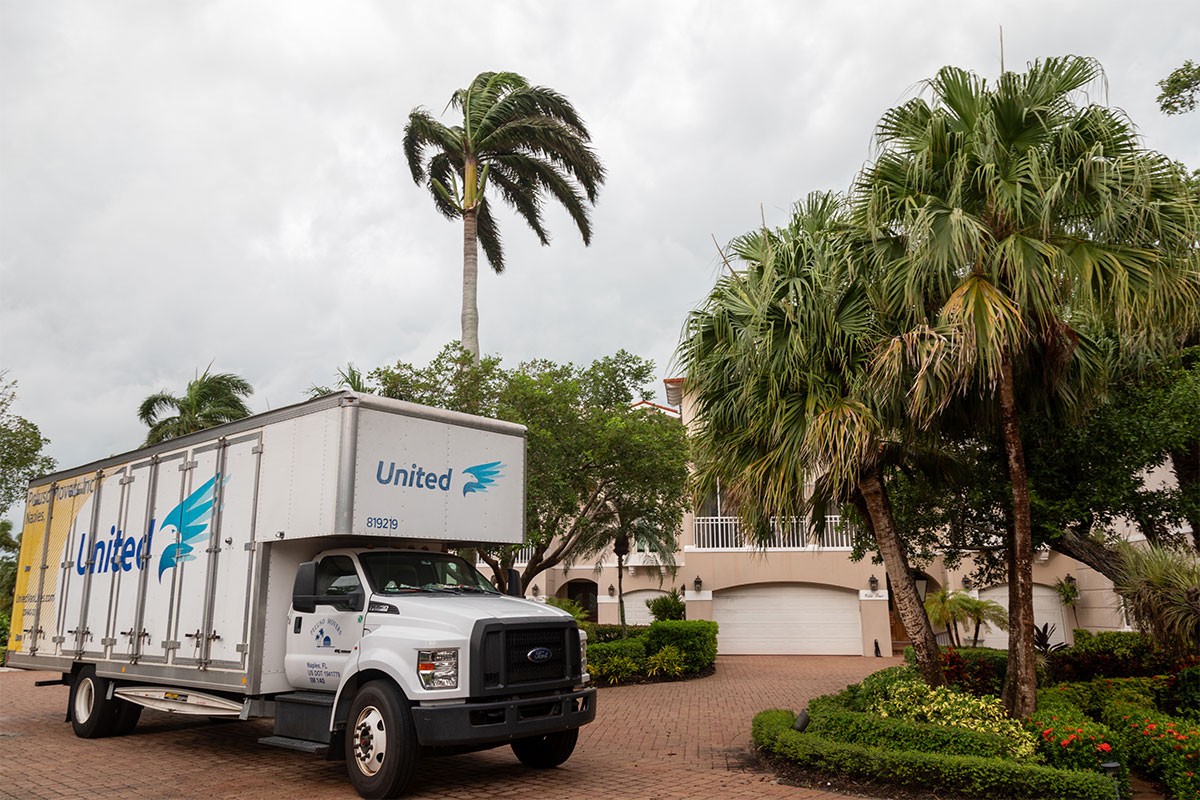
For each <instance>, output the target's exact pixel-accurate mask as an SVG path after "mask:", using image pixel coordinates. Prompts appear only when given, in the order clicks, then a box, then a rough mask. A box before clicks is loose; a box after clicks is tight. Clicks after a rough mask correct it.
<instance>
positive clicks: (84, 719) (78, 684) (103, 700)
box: [67, 664, 117, 739]
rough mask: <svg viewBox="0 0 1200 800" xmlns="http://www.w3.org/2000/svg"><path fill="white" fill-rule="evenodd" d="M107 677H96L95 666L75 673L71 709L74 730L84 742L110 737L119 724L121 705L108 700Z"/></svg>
mask: <svg viewBox="0 0 1200 800" xmlns="http://www.w3.org/2000/svg"><path fill="white" fill-rule="evenodd" d="M108 684H109V681H108V680H107V679H106V678H98V677H96V668H95V667H93V666H92V665H91V664H88V665H87V666H85V667H83V668H82V669H81V670H79V672H76V673H75V680H74V681H72V682H71V696H70V699H69V700H68V702H67V710H68V712H69V714H70V717H71V728H72V729H73V730H74V731H75V735H76V736H78V737H79V738H81V739H100V738H103V737H105V736H109V735H111V734H112V732H113V728H114V726H115V725H116V724H117V703H116V701H115V699H109V697H108Z"/></svg>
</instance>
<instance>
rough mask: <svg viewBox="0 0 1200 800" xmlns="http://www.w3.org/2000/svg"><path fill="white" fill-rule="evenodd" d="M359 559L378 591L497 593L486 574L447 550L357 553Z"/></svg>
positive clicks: (386, 592) (380, 592)
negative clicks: (445, 551)
mask: <svg viewBox="0 0 1200 800" xmlns="http://www.w3.org/2000/svg"><path fill="white" fill-rule="evenodd" d="M358 558H359V561H360V562H361V563H362V565H363V569H364V570H365V571H366V573H367V580H368V581H370V582H371V588H372V589H373V590H374V591H375V592H376V593H378V594H405V593H411V592H439V593H442V592H444V593H450V594H461V593H468V592H470V593H479V592H482V593H486V594H499V592H497V591H496V589H495V588H494V587H493V586H492V584H491V583H489V582H488V580H487V578H485V577H483V576H482V575H480V574H479V572H478V571H477V570H476V569H475V568H474V567H472V566H471V565H470V564H468V563H467V562H466V561H464V560H463V559H461V558H459V557H458V556H452V555H449V554H447V553H404V552H378V551H377V552H372V553H360V554H359V556H358Z"/></svg>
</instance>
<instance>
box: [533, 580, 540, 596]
mask: <svg viewBox="0 0 1200 800" xmlns="http://www.w3.org/2000/svg"><path fill="white" fill-rule="evenodd" d="M531 591H532V592H533V596H534V597H537V596H538V593H539V592H540V591H541V590H540V589H538V585H537V584H536V583H535V584H534V585H533V586H532V587H531Z"/></svg>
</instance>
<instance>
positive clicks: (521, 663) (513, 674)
mask: <svg viewBox="0 0 1200 800" xmlns="http://www.w3.org/2000/svg"><path fill="white" fill-rule="evenodd" d="M479 663H480V664H482V666H483V670H482V673H483V674H482V681H483V685H482V686H481V687H480V688H481V689H482V690H483V691H485V692H489V693H491V692H495V691H496V690H509V689H514V690H531V689H537V688H542V687H543V686H545V688H552V687H553V686H561V685H563V684H564V682H565V683H572V682H574V681H575V680H576V679H577V678H578V676H579V672H580V669H579V631H578V630H577V629H576V628H575V627H574V626H573V625H570V626H569V627H568V626H564V625H556V626H554V627H547V626H546V625H545V623H541V624H535V625H529V624H525V625H512V624H504V625H497V624H495V623H492V624H491V625H488V626H487V629H486V630H484V631H483V635H482V638H481V640H480V662H479Z"/></svg>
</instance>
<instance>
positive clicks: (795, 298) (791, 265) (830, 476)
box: [680, 194, 944, 685]
mask: <svg viewBox="0 0 1200 800" xmlns="http://www.w3.org/2000/svg"><path fill="white" fill-rule="evenodd" d="M843 216H844V215H843V210H842V205H841V202H840V200H839V198H837V197H835V196H833V195H816V194H815V195H811V196H810V197H809V198H808V199H807V200H806V201H804V203H802V204H798V206H797V209H796V212H795V214H794V215H793V218H792V220H791V222H790V224H789V225H788V227H787V228H785V229H783V230H779V231H767V230H764V231H761V232H756V233H751V234H747V235H746V236H743V237H741V238H739V239H737V240H735V241H734V242H733V243H732V245H731V247H730V250H731V252H732V254H733V255H734V256H735V257H736V258H737V259H738V261H739V262H740V266H741V267H742V269H740V270H738V271H732V272H731V274H730V275H728V276H726V277H724V278H723V279H722V280H720V281H719V282H718V283H717V285H716V287H715V288H714V289H713V290H712V292H711V293H710V295H709V297H708V299H707V301H706V302H705V303H704V304H703V305H702V307H701V308H700V309H698V310H697V311H695V312H693V313H692V314H691V316H690V317H689V320H688V327H687V335H686V338H685V340H684V342H683V343H682V344H681V345H680V360H681V363H682V365H683V367H684V369H685V373H686V379H687V386H688V390H689V392H690V393H691V395H692V397H693V400H694V402H695V405H696V417H695V420H696V427H695V429H694V442H695V456H696V461H697V477H698V480H699V482H700V488H701V489H702V490H703V489H711V488H714V487H715V486H716V485H717V483H718V482H719V483H720V486H721V488H722V489H723V490H724V491H725V492H727V493H728V494H730V495H732V496H733V499H734V500H735V504H736V506H737V507H738V509H739V516H740V517H741V518H742V522H743V524H744V525H745V527H746V528H747V530H748V531H749V533H750V538H751V539H753V540H755V541H757V542H759V543H760V544H762V543H765V541H767V540H769V539H770V538H771V536H772V527H773V525H774V522H773V519H787V518H793V517H798V516H803V515H804V513H805V512H806V511H814V510H815V509H814V508H813V507H812V506H808V505H806V493H807V492H806V485H807V484H810V483H813V482H817V483H819V484H820V485H821V486H823V487H824V488H825V491H826V492H827V493H828V494H830V495H832V496H835V497H836V498H837V499H841V500H852V501H856V502H857V503H858V504H859V505H860V507H861V508H863V509H865V512H866V513H865V515H864V516H865V517H866V519H867V521H868V524H869V526H870V528H871V531H872V533H873V535H874V537H875V540H876V543H877V545H878V547H879V552H880V554H881V555H882V557H883V560H884V564H885V566H886V567H887V572H888V575H889V577H890V578H891V581H892V587H893V590H894V594H895V602H896V607H897V609H898V611H899V614H900V618H901V620H902V622H903V623H904V628H905V631H906V632H907V634H908V636H909V638H910V639H911V641H912V642H913V649H914V650H915V651H916V655H917V661H918V667H919V668H920V670H921V672H922V675H923V676H924V677H925V678H926V680H928V681H929V682H930V683H931V684H934V685H937V684H941V683H943V682H944V681H943V678H942V672H941V666H940V663H939V660H938V648H937V643H936V641H935V639H934V635H933V630H932V628H931V627H930V624H929V620H928V619H927V618H926V616H925V612H924V610H923V609H922V607H921V600H920V596H919V595H918V592H917V586H916V583H915V581H914V579H913V576H912V570H911V569H910V568H909V564H908V561H907V556H906V554H905V549H904V547H903V544H902V542H901V541H900V537H899V535H898V533H897V530H896V526H895V522H894V519H893V514H892V507H891V502H890V500H889V498H888V494H887V488H886V485H885V483H884V479H883V470H884V466H885V464H886V462H887V457H888V453H889V451H892V450H894V449H895V446H896V445H897V444H898V443H897V442H896V441H895V440H894V439H892V438H891V434H892V432H893V431H894V428H892V426H891V425H890V424H889V422H888V418H887V410H886V408H885V407H884V406H882V405H880V404H878V403H876V402H875V400H874V399H873V398H872V394H871V392H870V391H869V388H870V387H869V368H870V364H871V360H872V357H873V352H874V349H875V347H876V346H877V344H878V343H879V342H880V341H881V340H882V339H883V336H882V332H881V331H882V329H881V327H880V320H879V319H878V318H877V317H876V315H875V312H874V308H873V305H872V302H871V300H870V298H869V296H868V289H867V287H866V285H865V284H864V283H863V282H862V281H860V280H858V279H857V278H856V276H855V270H856V264H855V260H854V258H853V256H852V255H851V254H852V252H853V248H852V247H851V246H850V245H851V243H852V242H853V236H852V235H849V232H847V231H846V230H845V223H844V220H843Z"/></svg>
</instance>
